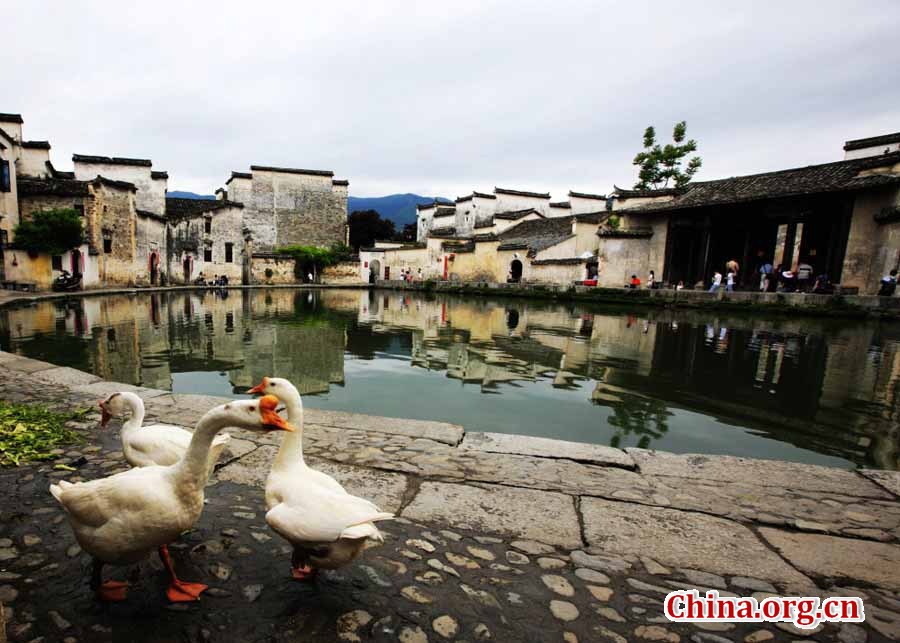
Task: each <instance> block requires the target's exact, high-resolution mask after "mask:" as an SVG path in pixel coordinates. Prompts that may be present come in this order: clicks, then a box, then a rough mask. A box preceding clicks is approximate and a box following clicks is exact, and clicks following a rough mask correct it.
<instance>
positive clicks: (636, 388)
mask: <svg viewBox="0 0 900 643" xmlns="http://www.w3.org/2000/svg"><path fill="white" fill-rule="evenodd" d="M0 348H2V349H3V350H6V351H11V352H15V353H20V354H22V355H26V356H29V357H34V358H37V359H44V360H47V361H51V362H54V363H57V364H64V365H68V366H73V367H75V368H79V369H82V370H86V371H90V372H93V373H95V374H97V375H99V376H100V377H103V378H105V379H109V380H114V381H119V382H127V383H130V384H139V385H143V386H148V387H153V388H162V389H167V390H172V391H175V392H180V393H203V394H212V395H225V396H233V397H240V396H242V395H243V394H244V392H245V391H246V390H247V389H248V388H249V387H251V386H253V385H254V384H256V383H257V382H258V381H259V380H260V379H261V377H262V376H264V375H278V376H280V377H286V378H288V379H290V380H292V381H293V382H294V383H295V384H296V385H297V387H298V388H299V389H300V391H301V393H303V394H304V396H305V397H304V399H305V402H306V404H307V406H309V407H318V408H324V409H335V410H343V411H351V412H358V413H369V414H374V415H384V416H391V417H406V418H417V419H427V420H440V421H445V422H453V423H456V424H461V425H463V426H464V427H466V429H467V430H469V431H494V432H502V433H520V434H527V435H536V436H545V437H553V438H559V439H565V440H574V441H579V442H591V443H597V444H603V445H612V446H617V447H644V448H655V449H663V450H667V451H674V452H678V453H710V454H730V455H738V456H748V457H758V458H769V459H778V460H789V461H797V462H807V463H814V464H825V465H832V466H840V467H847V468H849V467H853V466H861V465H864V466H875V467H879V468H886V469H896V468H897V458H898V417H897V416H898V393H900V387H898V384H900V326H898V325H895V324H883V323H877V322H854V321H847V320H817V319H815V320H814V319H792V318H776V319H767V318H763V317H755V316H754V317H750V316H746V317H744V316H741V317H737V316H721V315H717V314H715V313H712V312H704V311H691V312H673V311H666V310H656V309H646V308H635V309H633V310H629V309H621V308H609V307H597V306H585V305H575V304H558V303H541V302H528V301H524V300H519V299H500V298H496V299H493V298H480V297H478V298H460V297H451V296H438V295H434V296H430V295H425V294H411V293H408V292H406V293H401V292H395V291H366V290H293V289H256V290H244V291H242V290H232V291H222V292H217V291H182V292H166V293H154V294H137V295H127V296H126V295H115V296H107V297H88V298H82V299H72V300H68V301H61V300H58V301H44V302H40V303H36V304H31V305H28V306H22V307H16V308H6V309H3V310H0Z"/></svg>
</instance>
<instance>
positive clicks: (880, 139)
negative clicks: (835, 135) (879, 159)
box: [844, 132, 900, 152]
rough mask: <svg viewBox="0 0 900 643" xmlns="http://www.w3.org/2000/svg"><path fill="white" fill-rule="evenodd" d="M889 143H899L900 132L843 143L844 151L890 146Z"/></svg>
mask: <svg viewBox="0 0 900 643" xmlns="http://www.w3.org/2000/svg"><path fill="white" fill-rule="evenodd" d="M891 143H900V132H894V133H893V134H882V135H881V136H870V137H869V138H857V139H855V140H852V141H847V142H846V143H844V151H846V152H849V151H850V150H863V149H865V148H867V147H875V146H876V145H890V144H891Z"/></svg>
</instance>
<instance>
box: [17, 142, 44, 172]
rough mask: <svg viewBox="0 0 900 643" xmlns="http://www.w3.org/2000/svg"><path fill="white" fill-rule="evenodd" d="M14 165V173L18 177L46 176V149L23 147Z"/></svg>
mask: <svg viewBox="0 0 900 643" xmlns="http://www.w3.org/2000/svg"><path fill="white" fill-rule="evenodd" d="M20 149H21V156H20V157H19V160H18V162H17V163H16V173H17V174H19V175H20V176H35V177H44V176H47V174H48V172H47V161H49V160H50V150H49V149H48V148H33V147H23V148H20Z"/></svg>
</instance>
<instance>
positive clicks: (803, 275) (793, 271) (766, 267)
mask: <svg viewBox="0 0 900 643" xmlns="http://www.w3.org/2000/svg"><path fill="white" fill-rule="evenodd" d="M739 271H740V265H739V264H738V262H737V261H736V260H734V259H732V260H730V261H728V262H727V263H726V264H725V276H724V277H723V275H722V273H721V272H719V271H718V270H717V271H715V272H714V273H713V276H712V280H711V282H710V287H709V292H718V290H719V289H720V288H721V287H722V282H723V280H724V282H725V291H726V292H732V291H733V290H734V289H735V286H736V285H737V283H738V274H739ZM756 274H757V275H758V276H759V285H758V289H759V292H802V293H810V292H811V293H816V294H833V293H834V286H833V284H832V283H831V280H830V279H829V278H828V274H827V273H825V272H822V273H820V274H818V275H816V274H815V270H814V268H813V267H812V265H811V264H810V263H809V261H808V260H807V259H805V258H804V259H801V260H800V261H798V262H797V267H796V268H792V267H791V266H789V265H788V266H785V265H782V264H778V265H777V266H773V265H772V262H771V261H770V260H769V259H768V258H766V257H765V255H764V253H763V252H762V251H760V252H759V253H758V254H757V266H756Z"/></svg>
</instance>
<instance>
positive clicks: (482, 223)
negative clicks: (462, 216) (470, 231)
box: [475, 217, 494, 229]
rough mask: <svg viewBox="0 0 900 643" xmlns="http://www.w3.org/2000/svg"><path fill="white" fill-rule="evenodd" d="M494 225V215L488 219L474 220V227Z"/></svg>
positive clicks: (491, 226) (490, 226)
mask: <svg viewBox="0 0 900 643" xmlns="http://www.w3.org/2000/svg"><path fill="white" fill-rule="evenodd" d="M493 227H494V217H490V218H488V219H480V220H477V221H475V228H476V229H478V228H493Z"/></svg>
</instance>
